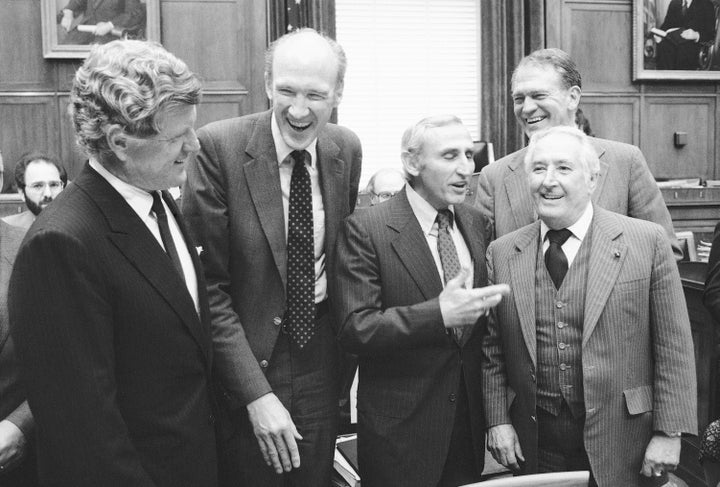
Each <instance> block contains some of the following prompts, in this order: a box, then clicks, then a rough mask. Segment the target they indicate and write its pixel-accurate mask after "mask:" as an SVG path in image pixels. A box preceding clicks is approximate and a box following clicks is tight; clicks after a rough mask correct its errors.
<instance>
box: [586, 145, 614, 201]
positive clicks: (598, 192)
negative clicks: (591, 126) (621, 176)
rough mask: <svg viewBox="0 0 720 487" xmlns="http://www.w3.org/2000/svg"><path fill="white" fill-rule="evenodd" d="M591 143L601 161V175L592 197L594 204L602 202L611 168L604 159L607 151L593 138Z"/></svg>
mask: <svg viewBox="0 0 720 487" xmlns="http://www.w3.org/2000/svg"><path fill="white" fill-rule="evenodd" d="M590 141H591V143H592V145H593V147H594V148H595V150H596V152H597V156H598V159H600V174H599V175H598V180H597V185H596V186H595V191H593V194H592V196H591V199H592V201H593V203H595V202H597V201H599V200H600V195H602V191H603V188H604V187H605V180H606V179H607V172H608V167H609V166H608V163H607V161H606V160H604V159H603V156H604V155H605V149H604V148H603V147H602V146H601V145H600V144H598V143H597V141H596V140H594V139H593V138H592V137H590Z"/></svg>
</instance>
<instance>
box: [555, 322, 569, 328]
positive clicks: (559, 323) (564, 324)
mask: <svg viewBox="0 0 720 487" xmlns="http://www.w3.org/2000/svg"><path fill="white" fill-rule="evenodd" d="M566 326H567V323H565V322H564V321H558V323H557V327H558V328H560V329H561V330H562V329H563V328H565V327H566Z"/></svg>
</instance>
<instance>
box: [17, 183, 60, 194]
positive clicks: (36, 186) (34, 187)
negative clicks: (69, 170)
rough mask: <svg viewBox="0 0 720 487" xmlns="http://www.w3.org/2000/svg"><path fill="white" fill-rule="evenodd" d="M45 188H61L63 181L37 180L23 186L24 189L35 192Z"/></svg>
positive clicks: (58, 189) (55, 189)
mask: <svg viewBox="0 0 720 487" xmlns="http://www.w3.org/2000/svg"><path fill="white" fill-rule="evenodd" d="M45 188H50V191H51V192H54V191H60V190H61V189H62V188H63V183H62V181H38V182H36V183H32V184H28V185H26V186H25V190H26V191H27V190H28V189H29V190H30V191H34V192H36V193H41V192H43V191H45Z"/></svg>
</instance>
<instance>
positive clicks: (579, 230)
mask: <svg viewBox="0 0 720 487" xmlns="http://www.w3.org/2000/svg"><path fill="white" fill-rule="evenodd" d="M592 217H593V205H592V203H590V202H588V204H587V207H586V208H585V211H584V212H583V214H582V215H580V218H578V219H577V221H576V222H575V223H573V224H572V225H570V226H569V227H567V229H568V230H570V232H571V233H572V234H573V237H575V238H576V239H578V240H580V241H581V242H582V241H583V239H584V238H585V235H587V232H588V230H589V229H590V223H592ZM548 230H549V228H548V226H547V225H546V224H545V222H544V221H542V220H540V241H541V242H544V241H545V235H546V234H547V232H548Z"/></svg>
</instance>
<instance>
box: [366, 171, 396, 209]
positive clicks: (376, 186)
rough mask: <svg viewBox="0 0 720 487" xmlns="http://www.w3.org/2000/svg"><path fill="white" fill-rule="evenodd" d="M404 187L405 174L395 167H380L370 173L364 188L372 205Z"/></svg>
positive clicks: (386, 198) (387, 198) (390, 196)
mask: <svg viewBox="0 0 720 487" xmlns="http://www.w3.org/2000/svg"><path fill="white" fill-rule="evenodd" d="M403 187H405V176H403V173H401V172H400V171H398V170H397V169H380V170H379V171H378V172H376V173H375V174H373V175H372V177H371V178H370V181H368V185H367V188H366V192H367V193H369V194H370V202H371V203H372V204H373V205H377V204H378V203H382V202H383V201H387V200H389V199H390V198H392V197H393V196H395V195H396V194H397V193H399V192H400V190H402V189H403Z"/></svg>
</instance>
